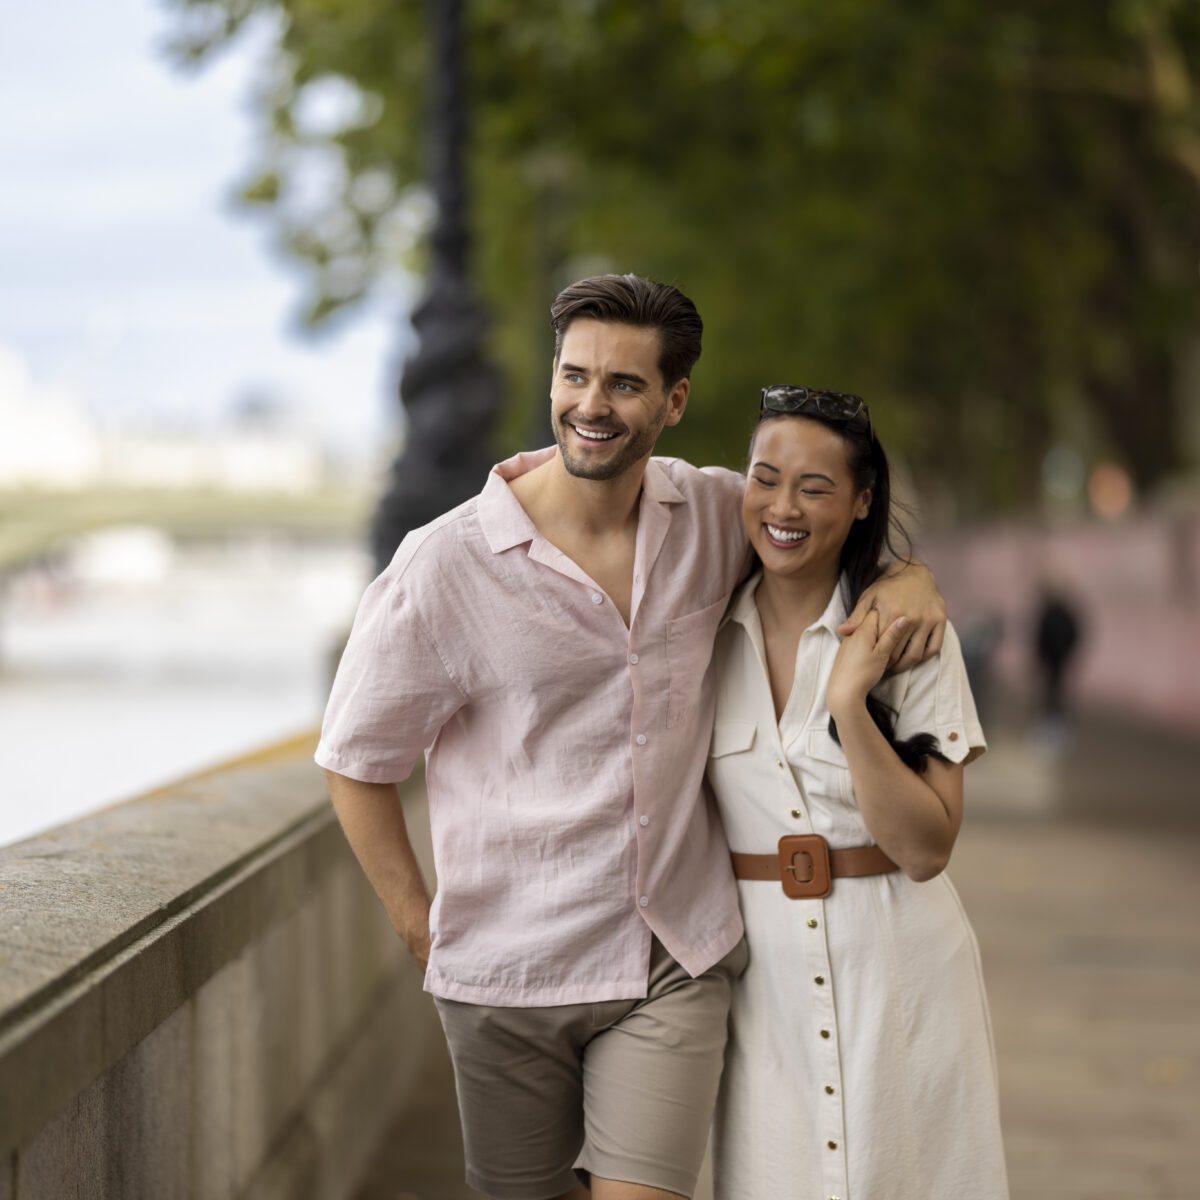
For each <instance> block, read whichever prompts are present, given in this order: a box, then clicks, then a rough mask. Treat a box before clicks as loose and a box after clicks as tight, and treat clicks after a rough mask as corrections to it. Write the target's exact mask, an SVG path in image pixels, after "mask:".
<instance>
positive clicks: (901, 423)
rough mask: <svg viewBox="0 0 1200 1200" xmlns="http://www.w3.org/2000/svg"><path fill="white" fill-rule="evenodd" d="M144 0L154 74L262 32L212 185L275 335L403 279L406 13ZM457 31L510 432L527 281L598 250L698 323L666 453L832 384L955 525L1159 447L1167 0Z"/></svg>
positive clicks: (494, 24)
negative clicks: (234, 179)
mask: <svg viewBox="0 0 1200 1200" xmlns="http://www.w3.org/2000/svg"><path fill="white" fill-rule="evenodd" d="M171 3H172V4H173V5H174V7H175V8H176V10H177V12H178V16H179V26H178V36H177V39H176V42H175V50H176V52H177V53H178V54H179V55H180V56H181V57H183V58H185V59H191V60H203V59H204V58H205V57H206V56H207V55H208V54H209V53H211V52H212V51H213V50H214V49H215V48H216V47H218V46H219V45H221V44H222V43H224V42H226V41H228V40H229V39H230V38H232V37H234V36H236V35H237V34H238V31H239V30H240V29H241V27H242V26H243V25H244V24H245V22H246V21H247V20H249V19H254V18H257V17H258V16H259V15H260V14H261V15H262V18H263V19H270V16H273V17H274V19H276V20H277V21H278V23H279V24H278V29H279V38H278V52H277V54H276V55H275V58H274V61H273V62H272V64H271V70H270V72H269V73H268V75H267V78H266V79H265V80H264V86H263V89H262V93H261V97H260V105H261V111H262V113H263V116H264V121H265V124H266V129H267V137H266V139H265V142H264V148H263V154H262V161H261V162H260V163H258V164H256V167H255V171H254V176H253V178H252V179H251V181H250V182H249V183H248V184H247V185H246V186H245V188H244V191H243V196H244V199H245V200H246V201H247V202H250V203H254V204H257V205H261V206H263V207H264V208H266V209H268V210H269V211H270V212H271V214H272V215H273V217H274V219H275V221H276V223H277V226H278V229H279V231H280V234H281V237H282V239H283V242H284V244H285V246H286V247H287V248H288V249H289V250H290V251H291V252H293V253H294V254H295V255H297V256H299V257H300V258H301V259H303V260H305V261H306V262H307V263H309V264H310V265H311V267H312V279H311V289H310V295H309V302H308V319H309V320H310V321H313V322H317V321H320V320H323V319H324V318H326V317H327V316H328V315H329V314H330V313H331V312H333V311H334V310H336V309H338V308H341V307H343V306H346V305H349V304H352V303H354V302H355V301H356V300H358V299H359V298H361V297H362V296H363V295H364V294H365V293H366V292H367V291H368V290H369V289H370V288H371V287H372V285H373V284H374V283H375V282H376V281H377V280H378V279H379V277H380V276H381V275H382V274H383V273H385V272H387V271H389V270H392V269H394V268H395V267H396V266H397V265H399V264H404V265H406V266H408V267H410V268H412V267H415V268H418V269H419V268H420V246H421V236H422V234H423V232H424V231H425V230H426V228H427V226H428V217H429V213H428V208H429V204H428V200H427V194H426V192H425V190H424V187H423V184H422V179H423V175H424V170H423V164H424V157H423V154H422V149H421V146H422V141H421V137H422V123H421V120H420V115H421V110H422V104H423V97H424V94H425V90H424V82H425V81H424V77H423V72H424V71H425V69H426V65H427V61H428V56H427V53H426V28H425V5H424V4H423V3H418V2H417V0H171ZM469 22H470V37H471V44H472V72H473V77H474V94H473V96H472V101H473V105H474V116H473V120H474V122H475V131H476V143H475V146H474V150H473V172H474V192H473V195H474V201H475V212H474V220H475V223H476V227H477V236H478V239H479V250H480V269H481V274H482V277H483V278H482V286H483V289H484V292H485V294H486V295H487V296H488V298H489V299H490V301H491V304H492V307H493V309H494V311H495V314H496V316H497V318H498V321H497V329H496V353H497V357H498V358H499V359H500V360H501V361H502V362H503V363H504V365H505V366H506V368H507V370H508V373H509V375H510V385H511V386H510V389H509V391H510V395H511V396H512V411H511V412H510V413H509V419H508V422H507V425H506V428H505V431H504V436H505V438H506V440H507V442H508V443H509V444H510V445H512V444H517V443H524V442H527V441H528V440H529V438H530V436H532V434H531V431H532V430H534V429H538V430H539V431H542V430H544V420H545V410H546V400H545V395H546V386H545V385H546V382H547V377H548V369H549V362H548V357H549V351H550V339H549V335H548V332H547V329H546V312H547V306H548V303H549V301H550V299H551V297H552V296H553V294H554V293H555V291H556V290H557V289H558V288H559V287H560V286H561V285H562V284H564V283H565V282H567V281H568V280H569V279H571V278H573V277H576V276H578V275H581V274H584V273H589V272H592V271H595V270H606V269H611V270H634V271H637V272H639V273H642V274H647V275H650V276H653V277H656V278H659V279H665V280H669V281H672V282H676V283H678V284H679V285H680V286H681V287H683V288H684V290H686V291H687V292H688V293H689V294H690V295H692V296H693V298H694V299H695V300H696V302H697V304H698V306H699V308H700V311H701V313H702V314H703V315H704V318H705V323H706V331H707V337H706V339H705V343H706V350H705V358H704V360H703V362H702V364H701V367H700V368H699V373H698V375H697V385H698V386H697V387H696V389H695V391H694V398H693V401H692V413H691V415H690V418H689V420H688V421H686V422H684V423H683V425H681V426H680V427H679V428H678V430H676V431H673V433H672V435H671V438H670V441H669V443H664V445H665V446H666V448H667V450H668V452H675V453H684V454H687V455H689V456H690V457H693V458H695V459H697V460H704V461H722V462H726V463H730V464H734V465H736V464H738V463H739V461H740V458H741V455H742V453H743V449H744V442H745V432H746V430H747V428H748V425H749V423H750V421H751V419H752V416H753V411H754V406H755V399H754V398H755V397H756V395H757V389H758V387H759V385H760V384H762V383H763V382H767V381H772V380H791V381H795V382H810V383H815V384H818V385H822V386H832V387H836V388H844V389H849V390H854V391H861V392H863V393H864V394H866V395H867V396H868V397H869V398H870V399H871V401H872V404H873V410H872V411H873V413H874V414H875V415H876V419H877V422H878V424H879V426H880V428H881V429H882V431H883V432H884V434H885V436H886V437H887V438H888V440H889V442H890V443H891V444H892V445H893V446H894V447H895V448H896V449H897V450H898V451H900V452H901V453H903V454H904V455H905V456H906V457H907V458H908V461H909V463H910V465H911V466H912V468H913V470H914V473H915V474H916V476H917V478H918V479H919V480H920V481H921V482H922V484H923V485H924V486H925V488H926V489H927V490H935V491H940V492H941V493H942V495H943V496H945V497H947V498H949V497H953V498H955V501H956V504H957V508H958V511H959V513H960V514H961V515H969V514H974V513H981V512H986V511H994V510H995V509H997V508H1002V507H1004V508H1007V507H1012V506H1021V507H1029V506H1032V505H1033V504H1035V503H1036V502H1037V499H1038V497H1039V495H1040V475H1039V472H1040V467H1041V461H1042V458H1043V455H1044V453H1045V451H1046V449H1047V448H1048V447H1049V446H1051V445H1053V444H1055V443H1056V442H1057V441H1059V440H1062V439H1064V438H1066V439H1074V440H1076V441H1079V440H1082V441H1083V443H1084V444H1085V447H1086V448H1088V449H1090V450H1091V451H1092V452H1095V453H1099V452H1101V451H1102V452H1104V453H1105V454H1107V455H1115V456H1117V457H1120V458H1123V459H1124V461H1125V462H1126V464H1127V465H1128V466H1129V468H1130V470H1131V471H1132V473H1133V475H1134V478H1135V479H1136V481H1137V483H1138V485H1139V487H1140V488H1142V489H1143V490H1145V489H1149V488H1151V487H1153V486H1154V485H1155V484H1156V483H1158V482H1159V481H1160V480H1161V479H1163V478H1164V477H1165V476H1167V475H1168V474H1170V473H1171V472H1173V471H1175V470H1176V469H1178V468H1180V467H1181V466H1184V465H1188V464H1185V463H1184V462H1183V461H1182V456H1183V451H1182V449H1181V440H1180V436H1179V435H1180V430H1181V426H1182V407H1183V397H1182V387H1183V384H1182V364H1183V362H1184V361H1185V359H1186V357H1187V355H1188V353H1189V352H1190V351H1192V350H1193V349H1194V345H1195V343H1196V341H1197V338H1198V336H1200V335H1198V332H1197V331H1198V329H1200V319H1198V318H1200V295H1198V293H1197V282H1198V281H1197V266H1198V264H1200V221H1198V219H1197V216H1198V212H1200V205H1198V204H1197V199H1198V196H1200V5H1197V4H1195V3H1194V2H1193V0H1062V2H1060V3H1058V4H1054V5H1047V4H1044V3H1040V2H1038V0H996V2H995V3H992V4H989V5H980V4H976V3H973V2H971V0H921V2H920V3H918V2H917V0H832V2H831V0H825V2H822V3H818V2H817V0H738V3H737V4H726V3H721V2H720V0H658V2H657V3H655V4H647V3H645V2H644V0H569V2H568V0H557V2H555V3H550V2H549V0H472V3H471V7H470V13H469ZM314 164H316V175H317V177H324V178H330V177H332V178H333V180H334V181H335V182H334V185H333V186H332V187H329V188H325V189H324V190H320V189H314V187H313V185H312V181H313V178H314ZM542 436H543V437H544V436H545V435H544V433H542ZM501 449H503V448H501Z"/></svg>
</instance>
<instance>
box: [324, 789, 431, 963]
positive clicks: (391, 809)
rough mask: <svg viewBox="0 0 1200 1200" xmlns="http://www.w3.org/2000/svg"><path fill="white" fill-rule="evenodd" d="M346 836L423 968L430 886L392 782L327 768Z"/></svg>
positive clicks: (427, 948)
mask: <svg viewBox="0 0 1200 1200" xmlns="http://www.w3.org/2000/svg"><path fill="white" fill-rule="evenodd" d="M325 778H326V780H327V781H328V783H329V795H330V797H331V798H332V800H333V807H334V810H335V811H336V812H337V815H338V820H339V821H341V823H342V829H343V831H344V832H345V834H346V840H347V841H348V842H349V843H350V848H351V849H352V850H353V851H354V855H355V857H356V858H357V859H358V861H359V863H360V865H361V866H362V869H363V871H364V872H365V874H366V876H367V879H368V880H370V883H371V886H372V887H373V888H374V889H375V894H376V895H377V896H378V897H379V899H380V901H381V902H382V903H383V907H384V908H385V909H386V911H387V915H388V917H389V919H390V920H391V922H392V925H393V927H394V928H395V930H396V932H397V933H398V934H399V935H400V936H401V937H402V938H403V939H404V943H405V945H406V946H407V947H408V949H409V951H410V953H411V954H412V956H413V957H414V958H415V959H416V960H417V962H418V963H420V965H421V967H422V969H424V967H425V966H426V964H427V963H428V961H429V889H428V888H427V887H426V886H425V880H424V878H423V877H422V875H421V868H420V866H419V865H418V863H417V858H416V855H415V854H413V848H412V843H411V842H410V841H409V840H408V829H407V827H406V826H405V824H404V812H403V810H402V809H401V807H400V798H399V796H397V794H396V785H395V784H394V783H362V782H361V781H360V780H357V779H349V778H347V777H346V776H345V775H339V774H337V772H336V771H326V772H325Z"/></svg>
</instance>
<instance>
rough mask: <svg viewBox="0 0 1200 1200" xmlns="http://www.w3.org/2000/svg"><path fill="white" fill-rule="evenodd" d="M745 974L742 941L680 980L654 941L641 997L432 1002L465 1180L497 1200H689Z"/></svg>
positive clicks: (679, 970)
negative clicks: (651, 1196) (450, 1078)
mask: <svg viewBox="0 0 1200 1200" xmlns="http://www.w3.org/2000/svg"><path fill="white" fill-rule="evenodd" d="M745 968H746V943H745V941H742V942H741V943H739V944H738V946H737V947H736V948H735V949H734V950H733V951H731V952H730V953H729V954H728V955H726V957H725V958H723V959H722V960H721V961H720V962H719V963H717V964H716V965H715V966H713V967H711V968H710V969H709V970H708V971H706V972H705V973H704V974H703V975H701V976H699V977H698V978H696V979H693V978H692V977H691V976H690V975H689V974H688V973H687V972H686V971H685V970H684V969H683V968H682V967H681V966H680V965H679V964H678V963H677V962H676V961H675V960H674V959H673V958H672V957H671V956H670V955H669V954H668V953H667V952H666V950H665V949H664V948H663V947H662V945H661V944H660V943H659V941H658V939H657V938H655V939H654V941H653V942H652V944H651V951H650V980H649V991H648V994H647V996H646V998H645V999H644V1000H609V1001H605V1002H603V1003H599V1004H563V1005H554V1006H552V1007H548V1008H493V1007H490V1006H488V1005H483V1004H463V1003H460V1002H459V1001H456V1000H441V999H438V1000H437V1001H436V1003H437V1008H438V1012H439V1013H440V1014H441V1018H442V1026H443V1027H444V1029H445V1030H446V1040H447V1041H448V1042H449V1044H450V1056H451V1058H452V1059H453V1060H454V1078H455V1083H456V1084H457V1087H458V1107H459V1112H460V1114H461V1115H462V1124H463V1142H464V1145H465V1148H466V1159H467V1182H468V1183H469V1184H470V1185H471V1186H472V1187H473V1188H475V1190H476V1191H479V1192H482V1193H483V1194H484V1195H486V1196H492V1197H495V1198H496V1200H547V1198H548V1197H552V1196H559V1195H561V1194H562V1193H563V1192H567V1191H570V1190H571V1188H573V1187H575V1186H576V1185H577V1184H578V1183H579V1182H580V1181H582V1182H584V1183H586V1182H587V1181H588V1178H589V1176H591V1175H598V1176H600V1178H602V1179H617V1180H622V1181H624V1182H627V1183H640V1184H643V1185H646V1186H649V1187H656V1188H663V1189H664V1190H666V1191H668V1192H675V1193H677V1194H678V1195H680V1196H691V1194H692V1192H693V1190H694V1189H695V1186H696V1176H697V1175H698V1174H699V1171H700V1163H701V1160H702V1159H703V1157H704V1147H705V1143H706V1141H707V1138H708V1126H709V1121H710V1119H711V1117H712V1110H713V1103H714V1101H715V1099H716V1094H717V1083H718V1081H719V1079H720V1076H721V1065H722V1061H723V1059H724V1055H725V1034H726V1022H727V1018H728V1015H729V1001H730V994H731V988H732V985H733V982H734V980H736V979H737V977H738V976H739V975H741V973H742V972H743V971H744V970H745Z"/></svg>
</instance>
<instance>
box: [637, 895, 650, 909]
mask: <svg viewBox="0 0 1200 1200" xmlns="http://www.w3.org/2000/svg"><path fill="white" fill-rule="evenodd" d="M638 903H639V904H640V905H641V906H642V907H643V908H645V907H646V905H647V904H649V903H650V897H649V896H643V897H642V898H641V899H640V900H639V901H638Z"/></svg>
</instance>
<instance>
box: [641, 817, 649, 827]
mask: <svg viewBox="0 0 1200 1200" xmlns="http://www.w3.org/2000/svg"><path fill="white" fill-rule="evenodd" d="M638 824H639V825H649V824H650V818H649V817H638Z"/></svg>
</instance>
